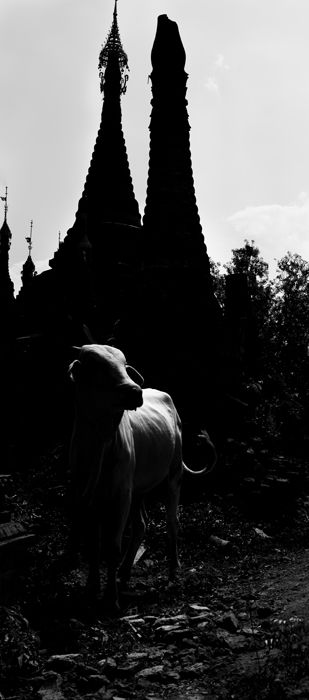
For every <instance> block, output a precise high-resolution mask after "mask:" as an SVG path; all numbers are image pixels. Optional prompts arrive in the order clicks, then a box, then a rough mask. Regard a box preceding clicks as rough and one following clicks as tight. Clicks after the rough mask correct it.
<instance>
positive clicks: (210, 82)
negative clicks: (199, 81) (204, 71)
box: [205, 75, 219, 92]
mask: <svg viewBox="0 0 309 700" xmlns="http://www.w3.org/2000/svg"><path fill="white" fill-rule="evenodd" d="M205 88H206V89H207V90H209V91H210V92H219V87H218V83H217V81H216V80H215V78H214V77H213V76H212V75H210V76H209V77H208V78H207V80H206V82H205Z"/></svg>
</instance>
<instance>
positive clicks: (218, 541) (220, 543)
mask: <svg viewBox="0 0 309 700" xmlns="http://www.w3.org/2000/svg"><path fill="white" fill-rule="evenodd" d="M209 542H211V544H214V545H216V547H227V546H228V545H229V544H230V541H229V540H222V539H221V537H217V536H216V535H210V537H209Z"/></svg>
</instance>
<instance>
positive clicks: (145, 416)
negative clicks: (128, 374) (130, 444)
mask: <svg viewBox="0 0 309 700" xmlns="http://www.w3.org/2000/svg"><path fill="white" fill-rule="evenodd" d="M129 420H130V424H131V428H132V432H133V438H134V446H135V459H136V467H135V483H134V490H135V493H137V494H138V493H146V492H147V491H151V490H152V489H153V488H154V487H155V486H156V485H157V484H159V483H160V482H161V481H162V480H163V479H164V478H165V477H166V476H168V474H169V473H170V468H171V466H172V465H173V464H174V463H175V465H177V466H178V465H179V463H181V461H182V450H181V422H180V418H179V416H178V414H177V411H176V408H175V406H174V403H173V401H172V399H171V397H170V396H169V395H168V394H166V393H165V392H162V391H158V390H156V389H144V391H143V405H142V406H141V407H139V408H138V409H137V410H136V411H130V412H129Z"/></svg>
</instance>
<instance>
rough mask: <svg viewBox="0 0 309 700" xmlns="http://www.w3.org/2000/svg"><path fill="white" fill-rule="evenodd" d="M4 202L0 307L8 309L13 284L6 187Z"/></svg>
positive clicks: (0, 242) (12, 294) (0, 254)
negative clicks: (10, 269)
mask: <svg viewBox="0 0 309 700" xmlns="http://www.w3.org/2000/svg"><path fill="white" fill-rule="evenodd" d="M1 200H2V202H4V221H3V224H2V226H1V229H0V307H1V309H2V310H3V311H4V313H5V311H8V312H9V311H10V308H11V305H12V304H13V302H14V285H13V282H12V280H11V278H10V272H9V252H10V247H11V240H12V234H11V231H10V228H9V225H8V222H7V214H8V188H7V187H6V188H5V195H4V196H1Z"/></svg>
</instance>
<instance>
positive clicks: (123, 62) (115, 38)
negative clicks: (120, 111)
mask: <svg viewBox="0 0 309 700" xmlns="http://www.w3.org/2000/svg"><path fill="white" fill-rule="evenodd" d="M112 57H114V58H116V59H117V61H118V65H119V69H120V74H121V83H120V92H121V93H122V94H124V93H125V92H126V89H127V81H128V71H129V66H128V57H127V54H126V53H125V51H124V50H123V47H122V43H121V39H120V34H119V28H118V21H117V0H115V5H114V12H113V23H112V26H111V29H110V32H109V34H108V37H107V39H106V42H105V44H104V46H103V47H102V49H101V52H100V56H99V75H100V82H101V92H103V91H104V85H105V71H106V67H107V64H108V61H109V59H110V58H112Z"/></svg>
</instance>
